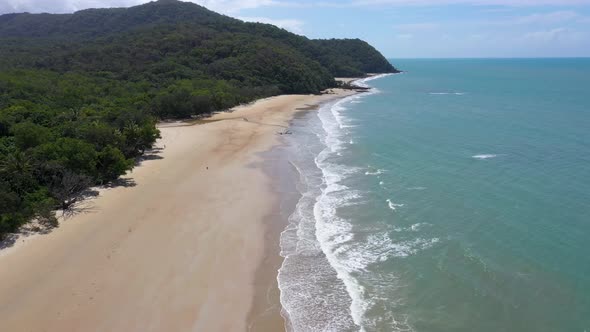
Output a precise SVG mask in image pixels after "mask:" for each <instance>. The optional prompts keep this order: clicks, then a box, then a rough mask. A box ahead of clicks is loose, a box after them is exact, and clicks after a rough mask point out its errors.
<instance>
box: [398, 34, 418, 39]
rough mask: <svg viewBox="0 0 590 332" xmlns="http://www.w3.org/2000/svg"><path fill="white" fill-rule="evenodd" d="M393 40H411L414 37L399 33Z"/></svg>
mask: <svg viewBox="0 0 590 332" xmlns="http://www.w3.org/2000/svg"><path fill="white" fill-rule="evenodd" d="M395 38H397V39H406V40H407V39H412V38H414V35H412V34H411V33H400V34H398V35H396V36H395Z"/></svg>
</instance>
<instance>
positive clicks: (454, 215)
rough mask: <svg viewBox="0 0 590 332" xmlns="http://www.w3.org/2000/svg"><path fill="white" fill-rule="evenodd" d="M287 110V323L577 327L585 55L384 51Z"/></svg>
mask: <svg viewBox="0 0 590 332" xmlns="http://www.w3.org/2000/svg"><path fill="white" fill-rule="evenodd" d="M393 62H394V64H395V65H396V67H398V68H400V69H401V70H404V73H402V74H397V75H384V76H378V77H376V78H372V79H368V80H364V81H361V84H365V85H367V86H370V87H372V88H373V89H372V90H371V91H370V92H369V93H363V94H359V95H355V96H353V97H349V98H346V99H342V100H339V101H337V102H333V103H329V104H325V105H322V106H321V108H320V109H319V110H318V111H317V112H308V113H306V114H305V115H303V116H301V117H300V118H298V119H297V120H295V121H294V122H293V124H292V127H291V131H292V132H293V135H289V137H287V138H286V139H287V141H288V148H287V150H288V158H289V162H290V163H291V164H292V165H293V167H294V169H296V170H297V173H298V176H299V183H298V184H297V189H298V191H299V192H300V193H301V197H300V199H299V201H298V203H297V206H296V207H295V209H294V211H292V214H291V215H290V217H289V224H288V226H287V228H286V229H285V231H284V232H283V233H282V234H281V255H282V256H283V257H284V262H283V264H282V266H281V268H280V271H279V276H278V280H279V288H280V290H281V303H282V305H283V315H284V316H285V317H286V318H287V320H288V324H289V330H291V331H494V332H498V331H535V332H541V331H577V332H587V331H590V59H461V60H459V59H457V60H395V61H393Z"/></svg>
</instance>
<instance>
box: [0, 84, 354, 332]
mask: <svg viewBox="0 0 590 332" xmlns="http://www.w3.org/2000/svg"><path fill="white" fill-rule="evenodd" d="M353 93H355V92H354V91H351V90H336V89H335V90H332V91H331V93H329V94H323V95H283V96H277V97H272V98H267V99H263V100H259V101H257V102H255V103H253V104H250V105H245V106H240V107H237V108H235V109H234V110H233V111H232V112H226V113H219V114H216V115H214V116H213V117H211V118H208V119H206V120H204V121H197V123H193V124H189V123H166V124H162V125H160V126H159V128H160V130H161V136H162V138H161V139H160V140H159V141H158V143H157V148H156V149H155V151H153V152H152V153H149V154H148V155H147V157H146V158H145V160H143V161H142V162H141V164H140V165H139V166H138V167H136V168H135V169H134V170H133V171H132V172H130V173H129V174H128V175H126V176H125V177H124V178H123V180H122V181H120V182H121V183H122V184H121V185H119V186H114V187H111V188H101V189H100V190H99V195H98V196H97V197H95V198H92V199H89V200H86V201H84V202H83V203H82V204H81V205H80V206H78V207H77V209H78V211H77V213H75V214H74V215H72V216H69V217H68V218H65V219H64V218H62V220H61V224H60V227H58V228H56V229H55V230H53V231H52V232H50V233H49V234H45V235H37V236H31V237H28V238H24V239H19V240H18V241H17V243H16V244H14V245H13V246H12V247H9V248H6V249H4V250H2V251H0V280H2V282H1V283H0V321H2V329H3V330H6V331H246V330H249V326H250V327H251V326H254V327H252V328H251V329H250V330H274V331H277V330H282V329H283V326H282V324H283V321H282V319H281V318H280V316H278V313H279V312H280V307H279V305H278V303H277V301H278V296H277V295H276V291H275V296H271V297H268V296H267V294H268V293H269V291H271V290H272V289H273V287H276V269H277V268H278V266H277V264H280V260H278V257H279V256H278V252H277V251H278V248H277V247H278V245H277V241H278V239H277V238H275V237H274V236H273V235H272V234H277V232H278V231H279V229H280V226H278V228H277V226H276V225H274V226H273V222H274V221H275V219H280V218H279V214H278V212H277V211H278V208H277V205H278V204H279V200H280V197H278V196H277V194H276V190H275V189H273V188H274V187H273V185H272V183H273V179H272V178H271V176H270V174H271V173H270V172H268V171H265V170H264V167H263V165H264V163H265V157H264V154H263V152H265V151H269V150H270V149H271V148H273V147H276V146H277V145H279V144H280V143H281V139H280V138H281V137H282V135H283V134H284V133H285V131H286V129H287V126H288V124H289V121H290V120H291V119H292V118H293V116H294V115H295V114H296V113H297V112H301V111H303V110H309V109H312V108H313V107H314V106H315V105H319V104H320V103H323V102H327V101H329V100H333V99H335V98H340V97H344V96H346V95H350V94H353ZM270 162H271V163H273V162H274V163H287V161H286V160H281V159H280V158H278V159H276V160H271V161H270ZM267 163H268V161H267ZM279 196H280V195H279ZM273 227H274V228H273ZM273 276H274V277H273ZM273 285H274V286H273ZM257 292H258V294H257ZM255 298H256V299H258V300H256V301H255V300H254V299H255ZM260 299H262V300H260ZM264 299H270V300H268V301H265V300H264ZM265 302H266V303H265ZM268 312H272V313H275V314H272V315H270V316H271V317H269V314H268ZM261 315H262V316H265V318H264V319H263V321H264V322H265V323H261V324H258V325H257V324H254V325H252V324H251V323H250V322H252V321H260V319H259V318H260V316H261ZM277 325H281V326H277Z"/></svg>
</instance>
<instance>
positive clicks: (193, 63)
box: [0, 0, 396, 237]
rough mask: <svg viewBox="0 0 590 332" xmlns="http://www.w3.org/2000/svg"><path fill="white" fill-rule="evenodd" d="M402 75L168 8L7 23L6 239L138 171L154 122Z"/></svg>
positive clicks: (350, 47)
mask: <svg viewBox="0 0 590 332" xmlns="http://www.w3.org/2000/svg"><path fill="white" fill-rule="evenodd" d="M370 72H396V69H395V68H394V67H393V66H392V65H391V64H390V63H389V62H388V61H387V60H386V59H385V58H384V57H383V56H382V55H381V54H380V53H379V52H378V51H376V50H375V49H374V48H373V47H371V46H370V45H369V44H367V43H366V42H364V41H361V40H358V39H345V40H336V39H330V40H310V39H308V38H306V37H303V36H299V35H296V34H293V33H290V32H288V31H286V30H283V29H279V28H277V27H275V26H272V25H268V24H260V23H246V22H243V21H240V20H237V19H233V18H230V17H227V16H223V15H220V14H217V13H214V12H212V11H209V10H207V9H205V8H203V7H201V6H198V5H195V4H192V3H185V2H179V1H174V0H160V1H157V2H151V3H148V4H145V5H141V6H136V7H131V8H115V9H89V10H83V11H79V12H76V13H74V14H59V15H57V14H28V13H22V14H7V15H2V16H0V237H2V236H3V235H4V234H7V233H10V232H14V231H16V230H17V229H18V228H19V227H20V226H21V225H22V224H24V223H26V222H27V221H29V220H31V219H37V220H39V221H40V222H42V223H45V224H47V225H55V224H56V219H55V214H54V212H53V211H54V210H55V209H56V208H61V209H68V208H70V207H71V206H72V205H73V204H75V203H76V202H77V200H78V199H79V197H80V195H81V193H83V192H84V190H85V189H87V188H88V187H89V186H92V185H98V184H106V183H109V182H111V181H113V180H115V179H117V178H118V177H119V176H120V175H122V174H124V173H125V172H127V171H128V170H130V169H131V168H132V167H133V166H134V165H135V162H136V159H137V158H138V157H139V156H141V155H142V154H143V153H144V152H145V151H146V150H147V149H150V148H151V147H152V146H153V144H154V143H155V141H156V139H157V138H158V137H159V132H158V130H157V128H156V122H157V121H158V120H159V119H164V118H178V119H180V118H187V117H191V116H200V115H204V114H210V113H212V112H215V111H220V110H224V109H227V108H230V107H233V106H235V105H238V104H241V103H245V102H250V101H252V100H254V99H257V98H262V97H268V96H273V95H278V94H285V93H320V92H321V91H322V90H324V89H326V88H331V87H335V86H337V83H336V81H335V80H334V77H337V76H347V77H359V76H363V75H365V74H367V73H370Z"/></svg>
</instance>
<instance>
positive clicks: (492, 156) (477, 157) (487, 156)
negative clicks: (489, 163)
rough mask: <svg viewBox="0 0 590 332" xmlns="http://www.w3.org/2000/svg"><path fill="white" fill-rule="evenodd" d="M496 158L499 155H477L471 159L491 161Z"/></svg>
mask: <svg viewBox="0 0 590 332" xmlns="http://www.w3.org/2000/svg"><path fill="white" fill-rule="evenodd" d="M496 157H498V155H497V154H476V155H474V156H471V158H473V159H480V160H484V159H491V158H496Z"/></svg>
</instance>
